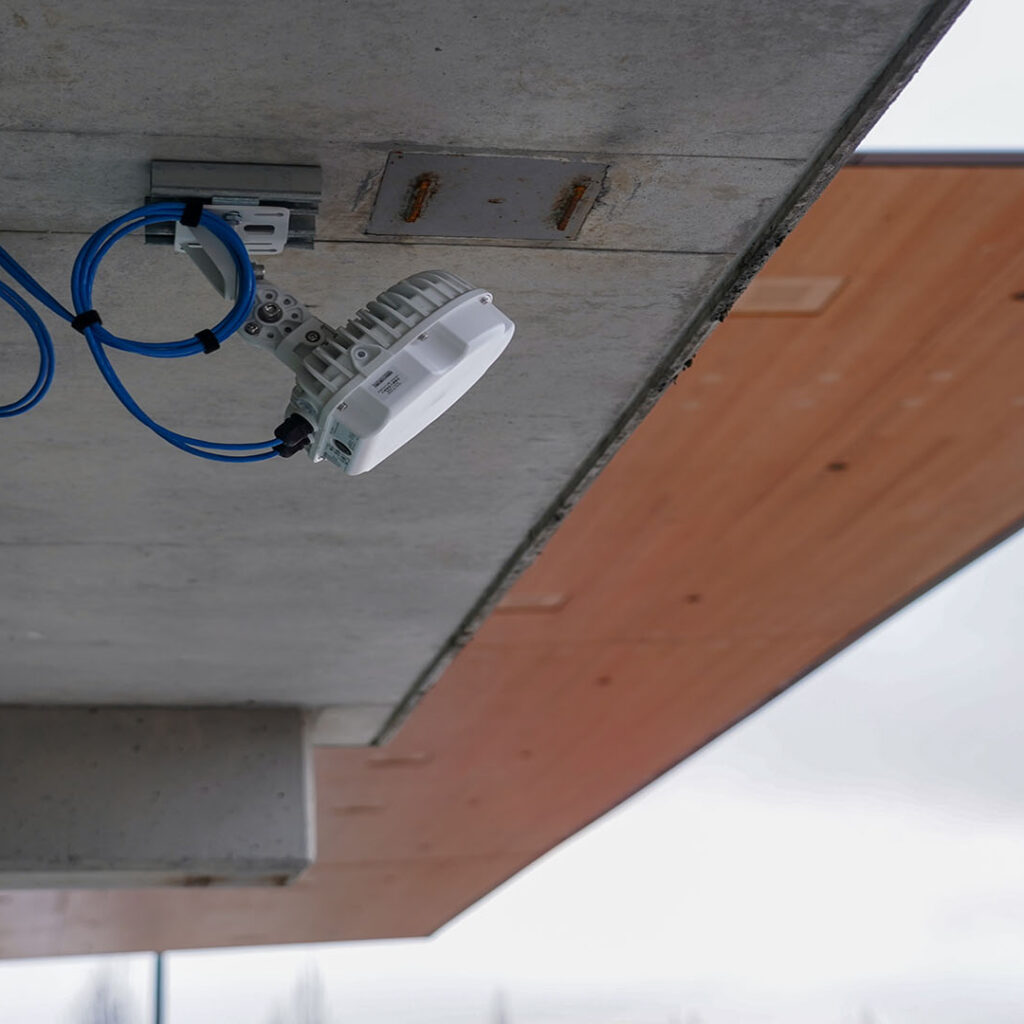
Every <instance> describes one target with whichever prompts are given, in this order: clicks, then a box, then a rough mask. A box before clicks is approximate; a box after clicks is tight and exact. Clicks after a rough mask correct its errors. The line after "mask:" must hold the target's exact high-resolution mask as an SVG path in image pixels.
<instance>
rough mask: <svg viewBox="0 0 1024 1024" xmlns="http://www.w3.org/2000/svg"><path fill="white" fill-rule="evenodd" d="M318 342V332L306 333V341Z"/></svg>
mask: <svg viewBox="0 0 1024 1024" xmlns="http://www.w3.org/2000/svg"><path fill="white" fill-rule="evenodd" d="M319 340H320V332H319V331H306V341H319Z"/></svg>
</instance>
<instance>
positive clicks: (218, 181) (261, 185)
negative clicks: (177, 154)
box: [146, 160, 322, 272]
mask: <svg viewBox="0 0 1024 1024" xmlns="http://www.w3.org/2000/svg"><path fill="white" fill-rule="evenodd" d="M321 181H322V175H321V171H320V168H319V167H315V166H306V165H301V164H242V163H215V162H211V161H195V160H154V161H152V162H151V163H150V165H149V195H148V196H147V197H146V202H147V203H150V202H166V201H168V200H178V201H184V200H186V199H202V200H203V203H204V204H205V205H207V206H210V207H213V208H214V210H215V212H220V213H229V214H234V215H236V219H235V220H234V221H233V223H235V224H236V226H238V225H239V224H242V223H243V222H244V223H250V222H251V223H253V224H260V225H263V227H262V228H261V229H260V230H258V231H245V232H242V231H240V232H239V233H240V234H241V235H242V238H243V240H244V241H245V243H246V247H247V248H248V249H249V251H250V252H252V253H253V254H254V255H256V254H257V253H258V252H259V251H260V250H259V249H257V248H256V247H255V243H256V237H255V236H256V235H258V234H263V235H264V237H263V238H262V239H260V241H261V242H263V243H268V242H270V241H271V239H270V238H269V237H268V236H267V235H266V232H265V226H266V225H268V224H270V225H273V224H277V225H280V222H281V220H282V219H283V218H282V217H281V216H280V215H271V213H270V211H271V210H276V211H281V210H285V211H287V225H286V227H285V228H284V242H283V244H281V245H280V248H275V249H274V251H275V252H280V251H281V249H283V248H284V247H285V246H290V247H291V248H295V249H312V248H313V243H314V240H315V238H316V217H317V213H318V212H319V210H320V197H321V188H322V185H321ZM247 218H252V220H251V221H249V220H248V219H247ZM228 219H229V220H230V219H231V218H230V217H229V218H228ZM280 238H281V234H280V228H279V227H278V228H275V229H274V231H273V232H272V239H273V243H272V244H274V245H278V244H279V242H280ZM146 241H147V242H148V243H150V244H155V245H171V244H175V245H179V247H180V244H181V241H182V239H181V236H180V235H178V234H177V233H176V231H175V227H174V225H173V224H152V225H148V226H147V227H146ZM250 243H253V244H250ZM262 252H263V253H264V254H267V253H268V252H269V250H268V249H266V248H264V249H263V250H262ZM204 272H205V271H204Z"/></svg>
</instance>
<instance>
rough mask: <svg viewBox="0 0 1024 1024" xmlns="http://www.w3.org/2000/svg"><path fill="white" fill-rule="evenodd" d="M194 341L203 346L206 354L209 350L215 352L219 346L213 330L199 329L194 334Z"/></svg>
mask: <svg viewBox="0 0 1024 1024" xmlns="http://www.w3.org/2000/svg"><path fill="white" fill-rule="evenodd" d="M196 341H198V342H199V344H200V345H202V346H203V351H204V352H205V353H206V354H207V355H209V354H210V353H211V352H216V351H217V349H219V348H220V341H218V340H217V335H216V334H214V333H213V331H208V330H205V331H200V332H199V333H198V334H197V335H196Z"/></svg>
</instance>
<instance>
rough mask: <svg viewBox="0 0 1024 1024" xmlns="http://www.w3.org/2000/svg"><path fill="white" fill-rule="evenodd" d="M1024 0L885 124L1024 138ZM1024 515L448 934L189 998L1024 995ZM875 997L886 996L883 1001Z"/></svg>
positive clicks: (594, 1008) (793, 1001) (979, 21)
mask: <svg viewBox="0 0 1024 1024" xmlns="http://www.w3.org/2000/svg"><path fill="white" fill-rule="evenodd" d="M1022 100H1024V0H974V2H973V3H972V4H971V6H970V7H969V8H968V9H967V11H966V13H965V14H964V15H963V16H962V18H961V20H960V21H959V22H958V23H957V25H956V26H954V28H953V30H952V31H951V32H950V34H949V35H948V36H947V38H946V39H945V40H944V41H943V43H942V44H941V45H940V47H939V48H938V49H937V50H936V51H935V53H934V54H933V55H932V56H931V57H930V58H929V59H928V61H927V63H926V64H925V66H924V68H923V69H922V71H921V72H920V74H919V75H918V76H917V78H915V80H914V81H913V82H911V84H910V85H909V86H908V88H907V90H906V91H905V92H904V94H903V96H901V97H900V99H899V100H898V101H897V103H896V104H895V105H894V106H893V107H892V108H891V109H890V111H889V112H888V113H887V114H886V116H885V117H884V118H883V120H882V121H881V122H880V124H879V125H878V126H877V127H876V129H875V130H874V131H873V132H872V133H871V135H870V136H869V137H868V139H867V141H866V142H865V145H864V146H863V147H862V149H874V150H929V149H930V150H983V151H991V150H1010V149H1020V150H1024V113H1022V112H1021V103H1022ZM1022 622H1024V537H1017V538H1014V539H1013V540H1011V541H1009V542H1007V543H1006V544H1004V545H1002V546H1001V547H1000V548H999V549H997V550H996V551H995V552H993V553H991V554H990V555H988V556H986V557H985V558H984V559H982V560H981V561H979V562H978V563H975V564H974V565H972V566H970V567H969V568H968V569H967V570H965V571H964V572H962V573H960V574H959V575H958V576H956V577H955V578H954V579H953V580H951V581H949V582H948V583H946V584H944V585H942V586H941V587H939V588H938V589H936V590H935V591H933V592H932V593H931V594H929V595H927V596H926V597H925V598H923V599H922V600H920V601H918V602H916V603H915V604H914V605H913V606H912V607H911V608H909V609H907V610H905V611H904V612H902V613H900V614H899V615H897V616H896V617H894V618H893V619H891V620H889V622H887V623H885V624H884V625H883V626H882V627H880V628H879V629H877V630H875V631H874V632H873V633H872V634H871V635H870V636H869V637H867V638H865V639H864V640H863V641H861V642H860V643H859V644H857V645H855V646H854V647H852V648H851V649H849V650H848V651H846V652H844V653H843V654H842V655H840V656H839V657H838V658H836V659H834V660H833V661H832V662H830V663H829V664H828V665H826V666H824V667H823V668H822V669H820V670H818V671H817V672H816V673H814V675H813V676H811V677H809V678H808V679H807V680H805V681H804V682H803V683H801V684H800V685H799V686H797V687H796V688H794V689H793V690H791V691H789V693H787V694H786V695H785V696H783V697H782V698H780V699H779V700H777V701H776V702H774V703H773V704H772V705H771V706H770V707H768V708H767V709H765V710H764V711H762V712H760V713H759V714H757V715H755V716H754V717H752V718H751V719H749V720H748V721H746V722H745V723H743V724H742V725H741V726H739V727H737V728H736V729H734V730H733V731H731V732H730V733H729V734H728V735H726V736H724V737H722V738H721V739H720V740H718V741H717V742H716V743H714V744H713V745H712V746H711V747H709V748H708V749H707V750H705V751H703V752H702V753H701V754H699V755H698V756H696V757H695V758H692V759H691V760H690V761H688V762H687V763H686V764H684V765H683V766H682V767H680V768H678V769H676V770H675V771H673V772H672V773H670V774H669V775H667V776H666V777H665V778H664V779H662V780H661V781H660V782H658V783H657V784H655V785H654V786H651V787H649V788H648V789H647V790H646V791H645V792H644V793H642V794H640V795H639V796H638V797H636V798H634V799H633V800H631V801H630V802H629V803H627V804H626V805H624V806H623V807H621V808H619V809H618V810H617V811H615V812H613V813H612V814H610V815H608V816H606V817H605V818H604V819H603V820H602V821H600V822H598V823H597V824H596V825H594V826H592V827H591V828H590V829H588V830H586V831H585V832H584V833H582V834H581V835H579V836H577V837H575V838H574V839H573V840H571V841H569V842H568V843H566V844H564V845H563V846H562V847H561V848H559V849H558V850H556V851H555V852H554V853H552V854H550V855H549V856H548V857H546V858H544V859H543V860H542V861H540V862H539V863H538V864H536V865H534V866H533V867H532V868H530V869H529V870H527V871H526V872H524V873H523V874H521V875H520V876H519V877H518V878H516V879H514V880H513V881H512V882H510V883H509V884H507V885H506V886H504V887H503V888H502V889H500V890H499V891H497V892H496V893H494V894H492V896H491V897H489V898H488V899H487V900H485V901H484V902H483V903H481V904H480V905H478V906H477V907H475V908H474V909H473V910H471V911H469V912H468V913H466V914H465V915H463V916H462V917H461V918H460V919H459V920H457V921H456V922H454V923H453V924H452V925H450V926H449V927H448V928H446V929H445V930H444V931H443V932H442V933H441V934H440V935H439V936H438V937H436V938H435V939H433V940H430V941H408V942H389V943H363V944H345V945H333V946H306V947H285V948H276V949H267V950H245V951H229V952H214V953H182V954H175V955H173V956H172V957H171V958H170V962H169V967H168V980H169V984H170V1017H169V1021H168V1024H214V1022H216V1024H234V1022H236V1021H237V1022H252V1024H268V1022H269V1018H270V1015H271V1013H272V1011H273V1010H274V1008H275V1007H276V1006H278V1005H284V1004H285V1003H286V1002H287V997H288V993H289V990H290V988H291V986H292V985H293V983H294V980H295V978H296V977H297V976H298V975H299V973H300V972H302V971H303V970H304V969H305V968H306V967H307V965H309V964H311V963H313V964H316V965H317V967H318V968H319V970H320V972H321V976H322V978H323V982H324V987H325V993H326V997H327V1002H328V1005H329V1007H330V1008H331V1015H330V1016H329V1018H328V1019H329V1020H330V1021H332V1024H333V1022H334V1021H338V1022H345V1024H353V1022H360V1024H399V1022H401V1024H441V1022H442V1021H443V1022H445V1024H461V1022H466V1024H477V1022H483V1021H487V1020H489V1019H490V1018H491V1017H492V1015H493V1006H494V993H495V990H496V989H497V988H498V987H500V988H502V989H503V990H504V992H505V993H506V1003H507V1007H508V1013H509V1017H510V1019H511V1020H513V1021H515V1022H517V1024H549V1022H550V1024H554V1022H565V1024H569V1022H580V1024H581V1022H583V1021H586V1022H587V1024H625V1022H627V1021H628V1022H630V1024H667V1022H676V1024H698V1021H699V1022H700V1024H866V1022H867V1021H868V1020H872V1021H874V1024H1011V1022H1012V1024H1020V1022H1021V1021H1024V686H1022V682H1024V629H1021V628H1020V624H1021V623H1022ZM97 964H102V965H104V969H106V970H108V971H109V972H110V974H111V977H112V978H114V979H115V980H116V981H117V983H118V984H120V985H121V986H122V987H123V989H124V991H125V992H126V994H128V995H129V997H130V998H131V1000H132V1001H133V1004H134V1006H135V1008H136V1010H137V1014H138V1016H137V1018H136V1019H137V1021H138V1022H140V1024H141V1022H144V1021H148V1020H149V1018H148V1017H147V1016H145V1014H144V1007H145V1006H146V1002H147V999H148V993H149V987H150V984H151V969H150V963H149V961H148V959H147V958H145V957H117V958H75V959H64V960H56V961H54V960H43V961H22V962H7V963H0V1024H51V1022H52V1024H75V1021H76V1015H75V1011H74V1008H75V1006H76V1005H80V1004H81V1001H82V998H83V994H84V993H85V992H86V991H87V988H88V985H89V981H90V977H91V975H92V974H93V972H95V970H96V967H97ZM867 1011H870V1012H871V1013H872V1014H873V1016H866V1015H865V1014H866V1012H867Z"/></svg>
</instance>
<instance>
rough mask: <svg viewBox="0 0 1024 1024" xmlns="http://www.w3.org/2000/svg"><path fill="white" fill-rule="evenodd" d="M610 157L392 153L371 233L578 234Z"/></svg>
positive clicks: (535, 237)
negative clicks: (594, 159) (596, 159)
mask: <svg viewBox="0 0 1024 1024" xmlns="http://www.w3.org/2000/svg"><path fill="white" fill-rule="evenodd" d="M607 170H608V165H607V164H597V163H587V162H585V161H582V160H563V159H560V158H556V157H535V156H465V155H460V154H453V153H417V152H410V151H409V150H395V151H394V152H392V153H390V154H388V162H387V166H386V167H385V168H384V174H383V177H382V178H381V182H380V188H379V189H378V191H377V199H376V202H375V203H374V207H373V213H372V214H371V216H370V223H369V225H368V226H367V228H366V233H367V234H369V235H434V236H440V237H448V238H509V239H513V238H514V239H531V240H552V241H555V240H560V241H565V240H569V239H573V238H576V237H577V236H578V235H579V233H580V229H581V228H582V227H583V222H584V221H585V220H586V218H587V214H588V213H590V210H591V208H592V207H593V205H594V202H595V200H596V199H597V198H598V196H599V194H600V192H601V189H602V188H603V186H604V178H605V173H606V172H607Z"/></svg>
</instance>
